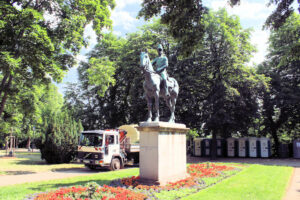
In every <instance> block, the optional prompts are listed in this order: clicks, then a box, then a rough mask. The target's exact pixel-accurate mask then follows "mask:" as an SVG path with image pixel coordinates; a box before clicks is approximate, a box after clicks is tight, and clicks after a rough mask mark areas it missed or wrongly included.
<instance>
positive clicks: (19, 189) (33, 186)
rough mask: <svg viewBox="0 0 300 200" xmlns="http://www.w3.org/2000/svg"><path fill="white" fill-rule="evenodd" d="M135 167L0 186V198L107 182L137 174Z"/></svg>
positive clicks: (7, 199) (12, 198)
mask: <svg viewBox="0 0 300 200" xmlns="http://www.w3.org/2000/svg"><path fill="white" fill-rule="evenodd" d="M138 173H139V170H138V169H137V168H133V169H126V170H120V171H114V172H103V173H99V174H94V175H88V176H79V177H78V176H77V177H73V178H66V179H60V180H50V181H42V182H34V183H25V184H18V185H12V186H4V187H0V199H1V200H22V199H24V198H25V197H26V196H27V195H28V194H34V193H40V192H44V191H48V190H55V189H57V188H59V187H65V186H73V185H85V184H86V183H88V182H91V181H93V182H96V183H98V184H99V185H103V184H109V183H110V181H112V180H113V179H118V178H123V177H127V176H136V175H138Z"/></svg>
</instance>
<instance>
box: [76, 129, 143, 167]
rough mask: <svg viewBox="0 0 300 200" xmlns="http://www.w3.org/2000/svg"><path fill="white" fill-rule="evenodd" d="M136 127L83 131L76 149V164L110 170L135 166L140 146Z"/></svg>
mask: <svg viewBox="0 0 300 200" xmlns="http://www.w3.org/2000/svg"><path fill="white" fill-rule="evenodd" d="M136 126H137V125H123V126H121V127H119V128H118V129H106V130H89V131H83V132H82V133H81V135H80V139H79V145H78V149H77V162H78V163H83V164H84V165H85V166H86V167H87V168H89V169H96V168H98V167H101V168H104V167H105V168H109V169H110V170H119V169H121V168H124V166H125V165H127V164H137V163H138V162H139V151H140V146H139V144H138V141H139V132H138V131H137V129H136Z"/></svg>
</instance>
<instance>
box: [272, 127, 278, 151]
mask: <svg viewBox="0 0 300 200" xmlns="http://www.w3.org/2000/svg"><path fill="white" fill-rule="evenodd" d="M271 134H272V137H273V139H274V155H275V156H278V149H279V138H278V135H277V129H276V128H272V129H271Z"/></svg>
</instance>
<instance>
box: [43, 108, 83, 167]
mask: <svg viewBox="0 0 300 200" xmlns="http://www.w3.org/2000/svg"><path fill="white" fill-rule="evenodd" d="M81 131H82V126H81V122H80V121H79V122H76V121H75V120H74V119H73V118H72V117H71V116H70V114H69V113H68V112H66V111H64V112H58V113H54V114H52V115H50V119H49V120H48V121H47V122H46V132H45V135H43V137H42V139H41V140H40V143H39V144H38V148H39V149H40V151H41V156H42V159H45V160H46V162H47V163H50V164H52V163H68V162H70V161H71V160H73V159H74V157H75V155H76V150H77V145H78V137H79V134H80V132H81Z"/></svg>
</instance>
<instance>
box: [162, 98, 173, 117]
mask: <svg viewBox="0 0 300 200" xmlns="http://www.w3.org/2000/svg"><path fill="white" fill-rule="evenodd" d="M164 98H165V102H166V104H167V106H168V108H169V110H170V113H171V116H170V119H169V122H171V119H172V101H171V98H172V97H166V96H165V97H164Z"/></svg>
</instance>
